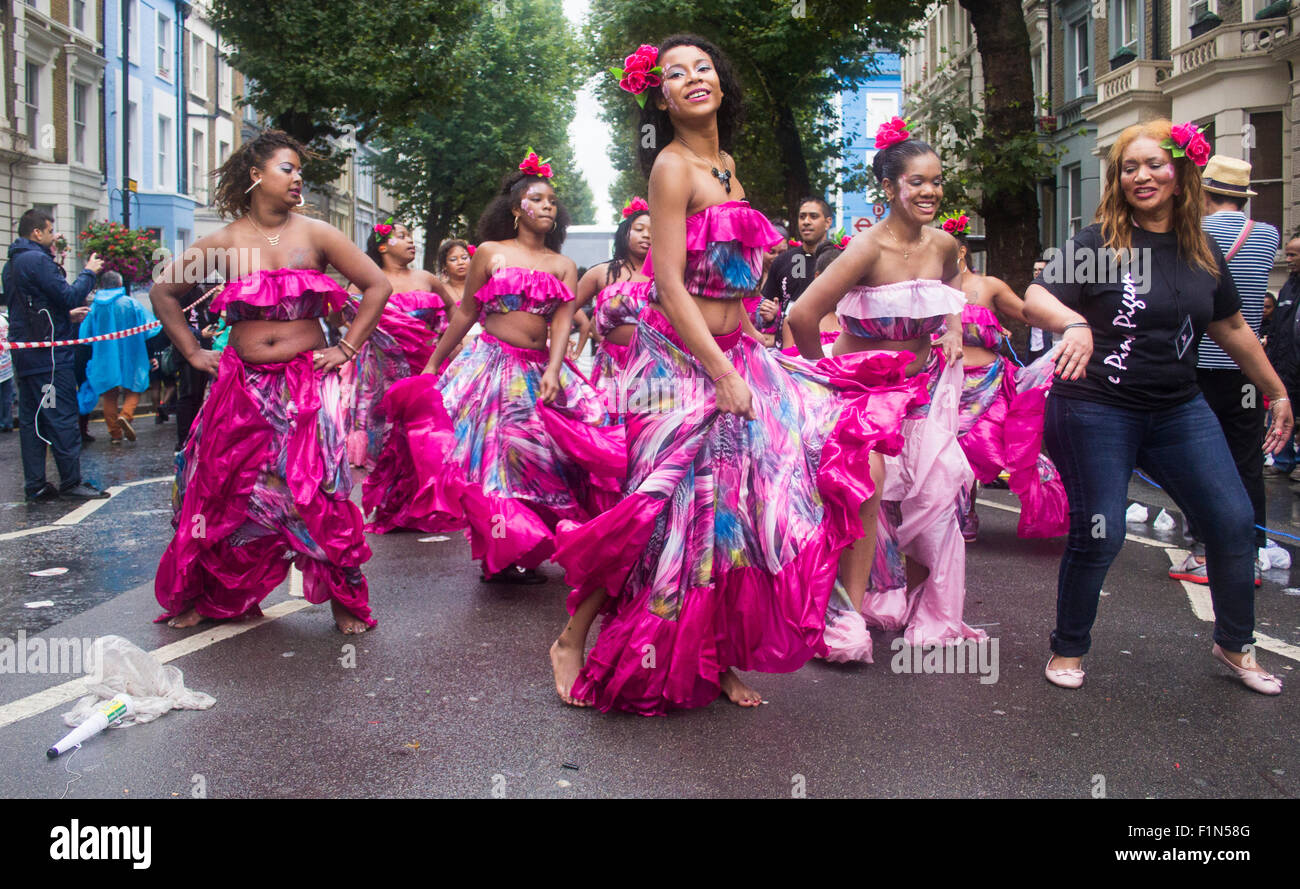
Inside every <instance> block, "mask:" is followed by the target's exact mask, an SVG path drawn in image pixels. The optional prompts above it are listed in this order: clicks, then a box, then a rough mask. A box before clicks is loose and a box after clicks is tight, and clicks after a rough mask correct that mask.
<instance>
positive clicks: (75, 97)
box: [72, 81, 90, 164]
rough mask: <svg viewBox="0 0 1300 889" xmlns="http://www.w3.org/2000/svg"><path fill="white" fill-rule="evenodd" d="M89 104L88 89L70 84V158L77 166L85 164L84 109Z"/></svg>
mask: <svg viewBox="0 0 1300 889" xmlns="http://www.w3.org/2000/svg"><path fill="white" fill-rule="evenodd" d="M89 104H90V87H89V86H87V85H86V84H84V83H77V82H76V81H73V83H72V158H73V160H75V161H76V162H77V163H79V164H84V163H85V162H86V108H87V106H88V105H89Z"/></svg>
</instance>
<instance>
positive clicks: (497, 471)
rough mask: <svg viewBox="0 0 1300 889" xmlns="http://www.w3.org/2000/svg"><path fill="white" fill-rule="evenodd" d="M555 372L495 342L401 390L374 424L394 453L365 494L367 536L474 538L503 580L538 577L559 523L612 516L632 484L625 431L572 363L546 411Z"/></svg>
mask: <svg viewBox="0 0 1300 889" xmlns="http://www.w3.org/2000/svg"><path fill="white" fill-rule="evenodd" d="M548 360H549V356H548V354H547V353H546V352H545V351H542V350H540V349H525V348H520V347H517V346H512V345H510V344H509V343H505V342H503V341H501V340H499V339H497V338H496V337H494V336H492V335H491V334H487V333H484V334H482V335H481V336H479V337H478V338H477V339H476V340H473V341H472V342H471V343H470V344H469V345H468V346H466V347H465V350H464V351H463V352H461V354H460V355H459V356H457V358H456V359H455V360H454V361H453V362H452V363H451V365H450V366H448V368H447V370H446V372H445V373H443V375H442V376H441V377H437V378H435V377H433V376H431V375H426V374H421V375H419V376H416V377H412V378H410V379H408V380H404V381H401V382H399V383H397V384H396V385H394V386H393V387H392V388H391V389H390V390H389V391H388V393H387V394H386V395H385V396H384V399H383V401H382V402H381V403H380V406H379V408H378V409H377V410H376V411H375V414H374V417H373V418H372V420H373V423H374V425H375V427H376V429H377V431H379V433H380V435H381V436H382V440H383V441H384V446H383V450H382V452H381V454H380V457H379V460H378V461H377V463H376V466H375V470H374V472H372V473H371V474H370V476H369V477H368V478H367V479H366V481H365V484H364V504H365V509H366V511H367V512H368V513H369V512H370V511H371V510H374V516H373V517H372V519H371V521H370V524H369V525H368V526H367V529H368V530H370V531H372V532H374V533H380V534H382V533H385V532H387V531H391V530H394V529H396V528H410V529H415V530H422V531H448V530H453V529H457V528H464V529H466V534H467V536H468V537H469V540H470V548H471V552H472V554H473V557H474V558H475V559H478V560H481V561H482V562H483V566H484V570H485V572H486V573H488V574H495V573H497V572H500V571H503V570H505V569H506V568H508V567H510V566H511V565H520V566H523V567H525V568H534V567H536V566H537V565H539V564H540V563H541V562H542V561H544V560H545V559H547V558H548V557H549V556H550V555H551V553H552V551H553V550H554V534H553V532H554V528H555V526H556V523H557V522H559V521H560V520H561V519H569V520H575V521H580V522H581V521H586V520H587V519H589V518H590V517H591V516H593V515H596V514H598V513H599V512H601V511H602V510H603V509H606V508H608V507H610V506H612V505H613V504H614V503H615V502H616V501H617V499H618V495H619V491H620V490H621V486H622V482H623V478H624V476H625V475H626V472H627V456H626V451H625V439H624V435H623V429H622V427H618V426H611V425H608V417H607V415H606V413H605V404H604V401H603V399H602V398H601V397H600V395H599V394H598V393H597V392H596V391H595V390H594V389H592V388H591V386H589V385H588V384H587V383H586V381H584V380H583V379H582V378H581V376H580V375H579V374H578V373H577V371H576V370H574V369H573V368H571V367H570V366H569V365H568V364H567V363H566V364H564V365H562V366H561V370H560V394H559V395H558V396H557V397H556V399H555V401H554V402H553V403H551V404H549V405H546V404H542V403H541V402H540V400H539V391H540V387H541V380H542V375H543V374H544V373H545V371H546V365H547V362H548ZM444 405H445V406H446V409H444Z"/></svg>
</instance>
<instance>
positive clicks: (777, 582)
mask: <svg viewBox="0 0 1300 889" xmlns="http://www.w3.org/2000/svg"><path fill="white" fill-rule="evenodd" d="M656 58H657V60H658V62H659V65H660V66H661V67H662V75H663V79H662V89H657V90H654V91H653V93H652V95H651V96H650V97H649V101H648V102H647V103H646V105H645V110H644V111H643V122H644V123H646V124H647V125H649V126H652V127H653V128H654V130H655V135H656V137H657V138H656V139H655V141H654V143H653V145H654V147H653V148H647V149H646V151H645V152H644V153H643V156H642V166H643V167H644V168H648V169H650V212H651V219H652V227H653V241H654V247H653V255H654V258H653V269H654V275H655V285H654V289H653V290H652V293H651V304H650V305H649V306H648V307H647V308H646V309H645V311H643V312H642V313H641V316H640V318H639V320H638V323H637V328H636V333H635V334H634V335H633V337H632V341H631V343H630V344H629V349H630V352H631V355H630V357H629V359H628V367H627V371H626V373H625V383H626V385H627V388H628V408H629V413H628V417H627V430H628V433H627V434H628V464H629V466H628V468H629V473H628V475H629V478H628V483H627V485H626V487H625V490H626V491H627V496H626V497H625V498H624V499H623V500H622V501H621V502H620V503H619V504H618V505H617V506H616V507H614V508H613V509H611V510H610V511H608V512H606V513H604V514H603V515H601V516H600V517H599V518H597V519H595V520H593V521H591V522H589V523H587V524H586V525H584V526H581V527H577V528H573V527H569V526H562V529H561V532H560V534H559V535H557V537H558V540H559V543H558V546H557V551H556V561H557V562H559V563H560V564H561V565H563V566H564V567H565V569H566V571H567V579H568V581H569V582H570V583H572V584H573V585H574V586H575V589H574V591H573V593H572V594H571V595H570V598H569V607H570V611H571V613H572V615H573V617H572V620H570V621H569V623H568V625H567V626H566V627H565V629H564V632H563V633H562V634H561V635H560V637H559V639H557V640H556V642H555V644H554V645H553V646H552V647H551V662H552V666H553V668H554V670H555V684H556V690H557V691H558V692H559V694H560V696H561V698H563V699H564V700H565V701H566V702H568V703H572V704H583V705H594V706H596V707H598V708H599V709H601V710H611V709H621V710H629V711H632V712H636V713H642V714H646V715H652V714H662V713H665V712H667V711H668V710H670V709H673V708H684V707H699V706H703V705H705V704H708V703H709V702H710V701H712V700H713V699H714V698H715V697H716V696H717V695H718V693H719V692H722V693H724V694H726V695H727V697H728V698H730V699H731V700H732V701H734V702H735V703H737V704H739V705H741V706H745V707H753V706H757V705H758V704H759V703H761V698H760V697H759V694H758V692H756V691H754V690H753V689H751V688H749V687H747V686H746V685H745V684H744V683H743V682H741V680H740V678H739V677H738V676H737V675H736V674H735V672H733V668H735V669H740V670H763V671H767V672H790V671H793V670H797V669H798V668H799V667H800V666H802V665H803V664H804V663H806V662H807V661H808V659H809V658H811V657H812V656H814V655H816V654H819V653H822V652H823V651H824V647H823V644H822V633H823V628H824V617H823V614H824V607H825V603H826V601H827V599H828V598H829V596H830V591H831V586H832V584H833V583H834V579H835V578H834V575H835V562H836V559H837V558H838V555H839V551H840V549H841V548H842V547H843V546H845V545H847V544H848V542H849V541H850V540H851V539H852V537H853V536H854V534H853V532H852V530H851V528H850V525H851V524H852V522H853V519H854V518H855V517H856V516H857V515H858V513H859V509H860V507H861V504H862V502H863V501H865V500H866V499H867V498H868V497H870V496H871V490H870V489H869V487H867V486H864V485H862V484H860V483H856V480H855V479H854V478H853V477H852V475H851V474H850V473H848V472H847V471H845V464H853V463H857V462H865V461H866V460H867V459H868V451H869V450H870V449H872V448H874V447H878V446H884V445H885V444H886V442H887V441H888V440H890V439H892V438H894V437H896V434H897V431H898V429H899V428H900V426H901V423H902V416H903V413H904V412H905V410H906V407H907V405H908V404H909V403H910V402H911V401H912V400H913V399H915V398H917V397H918V392H917V390H918V388H919V387H916V386H909V385H907V384H905V383H904V381H903V380H902V372H901V370H902V362H901V361H900V360H898V359H897V358H896V357H889V358H886V359H885V360H884V361H878V360H872V361H858V362H857V363H856V364H853V365H850V364H845V365H844V366H843V367H840V368H838V369H837V372H838V373H839V374H840V376H839V377H838V378H837V379H836V383H837V385H844V386H846V387H855V388H856V389H858V391H863V390H865V389H866V382H865V380H867V379H873V380H874V381H880V380H883V379H885V378H891V379H892V381H893V382H894V383H895V386H894V388H893V390H892V391H891V392H890V393H889V395H888V396H887V397H885V398H883V399H882V400H880V402H879V403H878V401H877V400H876V398H875V397H874V395H870V394H868V395H865V396H864V397H863V398H855V399H853V400H850V399H849V398H847V397H845V396H843V395H841V393H840V392H838V391H837V390H836V389H834V388H832V387H831V385H830V382H829V380H828V379H827V377H826V376H822V375H819V374H817V373H816V372H815V371H814V369H813V367H812V365H810V364H808V363H807V362H805V361H803V360H801V359H798V358H788V357H786V356H782V355H780V354H778V353H776V352H773V351H771V350H768V349H766V348H764V347H763V345H762V344H761V342H760V341H759V340H758V338H757V335H756V334H757V332H756V331H754V330H753V328H752V325H751V324H745V323H744V321H742V319H746V320H747V313H746V309H745V307H744V303H745V301H747V300H750V299H753V298H754V297H755V296H756V293H755V288H756V286H757V284H758V280H759V274H760V270H761V268H762V257H763V254H764V252H765V251H766V250H767V249H768V247H770V246H771V245H772V244H773V243H774V242H776V241H777V240H778V239H779V238H780V235H779V234H778V233H777V232H776V231H775V230H774V229H773V228H772V226H771V225H770V224H769V223H768V222H767V220H766V219H765V218H763V215H762V214H761V213H759V212H757V211H756V210H753V209H751V208H750V207H749V205H748V204H746V203H745V202H744V201H743V200H741V199H742V198H743V197H744V189H743V187H742V186H741V183H740V182H739V181H738V180H737V179H736V171H735V167H734V165H733V163H732V160H731V157H730V155H728V154H727V153H726V152H725V151H724V150H723V148H724V147H725V146H727V145H728V144H729V143H730V141H731V136H732V134H733V132H734V126H735V123H736V120H737V116H738V113H739V110H740V101H741V96H740V87H739V84H738V83H737V81H736V79H735V77H734V75H733V74H732V73H731V68H730V66H729V64H728V63H727V61H726V59H725V57H723V56H722V54H721V52H720V51H719V50H718V49H717V48H716V47H714V46H713V45H712V44H710V43H708V42H707V41H705V40H703V39H702V38H699V37H695V36H688V35H679V36H676V37H670V38H668V40H666V41H665V42H664V44H663V45H662V46H661V47H660V48H658V49H656V48H655V47H650V46H643V47H641V49H640V50H638V52H637V54H636V55H634V56H633V57H630V58H629V59H628V62H627V72H629V74H631V73H637V74H638V76H639V77H640V80H639V81H638V80H636V79H634V78H632V77H630V76H629V77H628V78H625V80H624V86H625V88H626V87H633V88H635V87H637V86H638V85H639V84H640V83H645V82H646V81H645V73H643V72H648V73H649V74H651V75H652V76H653V77H654V79H653V82H651V83H649V85H650V86H656V85H658V83H659V79H658V76H657V74H658V70H657V68H658V67H659V66H656ZM634 91H635V89H634ZM742 327H744V332H742ZM746 334H747V335H746ZM867 398H870V399H871V404H870V405H867V404H866V400H867ZM868 410H869V411H870V413H868ZM823 445H825V446H826V455H827V460H826V461H823V462H822V465H821V466H820V467H819V466H818V459H819V455H821V453H822V448H823ZM828 463H829V464H831V465H829V466H828V465H827V464H828ZM819 489H820V491H821V493H820V494H819ZM823 497H824V498H825V506H824V507H823ZM859 530H860V529H859ZM606 604H608V605H609V606H610V613H609V614H608V615H607V616H606V618H605V621H604V623H603V625H602V627H601V631H600V635H599V637H598V638H597V640H596V643H595V645H594V647H593V648H592V650H591V654H590V656H589V657H588V658H587V659H586V663H585V665H584V663H583V657H582V654H583V648H584V645H585V640H586V635H587V631H588V630H589V629H590V627H591V624H592V622H593V620H594V618H595V616H596V614H597V613H598V612H599V611H600V610H601V609H602V607H604V606H605V605H606Z"/></svg>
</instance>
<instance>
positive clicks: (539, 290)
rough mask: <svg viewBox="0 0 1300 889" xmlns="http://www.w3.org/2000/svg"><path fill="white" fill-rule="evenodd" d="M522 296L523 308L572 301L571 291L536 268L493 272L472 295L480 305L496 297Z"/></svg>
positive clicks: (559, 281) (507, 269) (552, 276)
mask: <svg viewBox="0 0 1300 889" xmlns="http://www.w3.org/2000/svg"><path fill="white" fill-rule="evenodd" d="M516 294H520V295H522V296H523V297H524V300H525V305H528V306H534V305H542V304H543V303H547V302H551V301H559V302H568V301H569V300H571V299H573V291H572V290H570V289H569V288H568V287H567V286H565V283H564V282H563V281H561V280H560V279H559V278H557V277H555V276H554V275H552V274H551V273H550V272H542V271H538V270H536V269H521V268H516V267H514V266H511V267H509V268H504V269H501V270H500V271H498V272H493V273H492V277H490V278H488V279H487V281H485V282H484V284H483V286H482V287H480V288H479V289H478V290H477V291H476V292H475V294H474V299H476V300H478V301H479V302H480V303H485V302H489V301H490V300H491V299H492V298H493V297H497V296H513V295H516Z"/></svg>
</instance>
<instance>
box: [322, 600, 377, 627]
mask: <svg viewBox="0 0 1300 889" xmlns="http://www.w3.org/2000/svg"><path fill="white" fill-rule="evenodd" d="M330 609H331V610H332V611H333V612H334V624H335V625H336V626H337V627H338V628H339V632H340V633H342V634H343V635H344V636H360V635H361V634H362V633H364V632H365V631H366V630H368V629H370V627H368V626H366V622H365V621H363V620H362V619H361V618H359V617H357V616H356V615H355V614H353V613H352V612H351V611H348V610H347V609H346V608H344V607H343V606H342V605H340V604H339V603H338V601H337V600H334V599H331V600H330Z"/></svg>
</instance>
